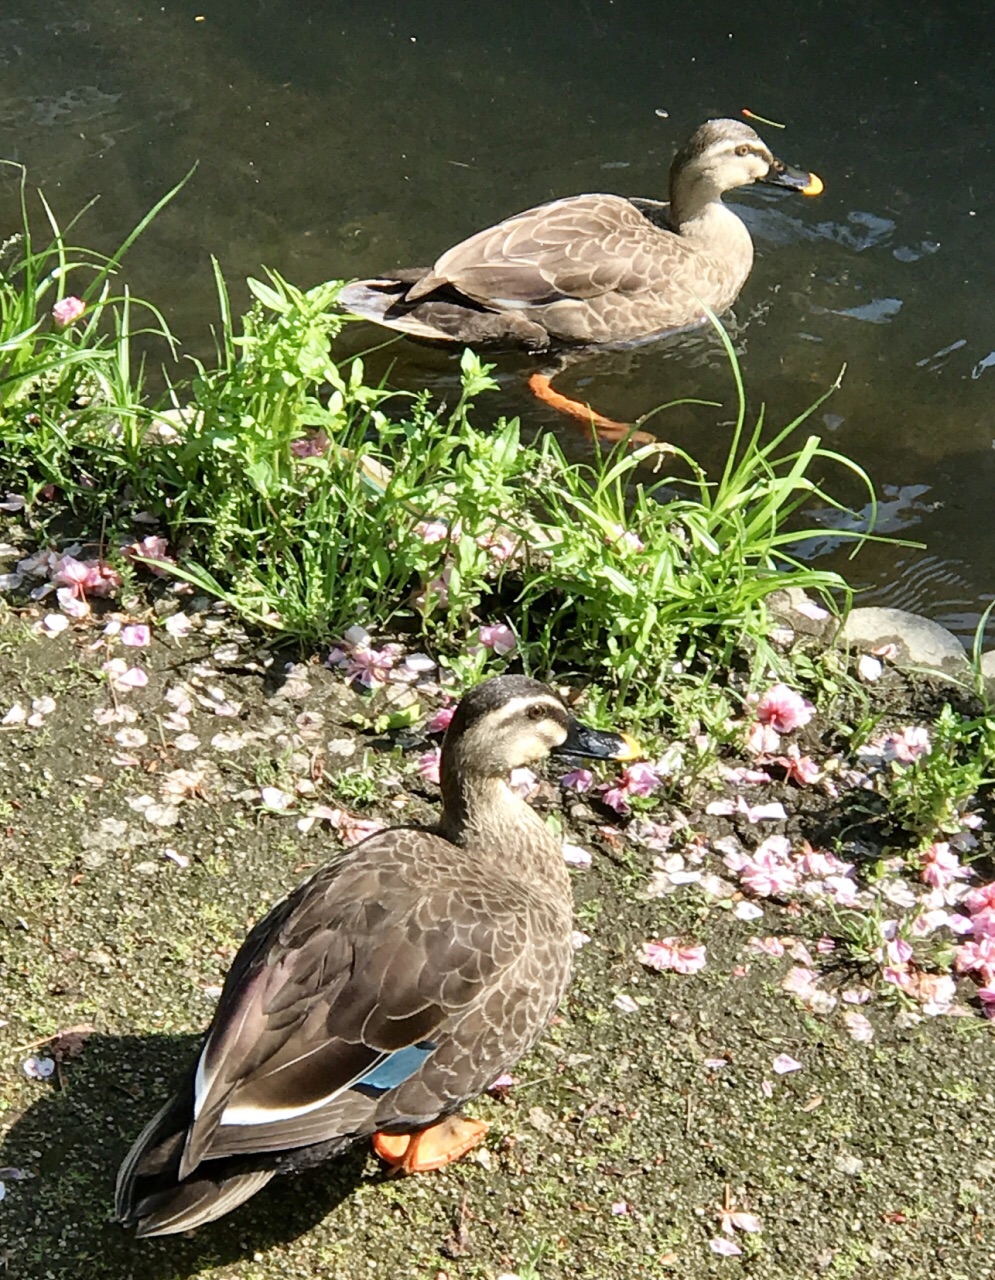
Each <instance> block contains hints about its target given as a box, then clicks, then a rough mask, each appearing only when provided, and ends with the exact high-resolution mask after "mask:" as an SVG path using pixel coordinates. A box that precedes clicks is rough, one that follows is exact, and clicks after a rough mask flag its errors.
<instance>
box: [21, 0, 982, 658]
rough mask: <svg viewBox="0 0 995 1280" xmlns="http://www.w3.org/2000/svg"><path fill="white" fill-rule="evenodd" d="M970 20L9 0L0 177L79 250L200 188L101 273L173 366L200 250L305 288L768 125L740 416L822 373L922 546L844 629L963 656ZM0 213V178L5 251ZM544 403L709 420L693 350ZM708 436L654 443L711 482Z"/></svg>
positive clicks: (976, 557) (706, 347) (197, 317)
mask: <svg viewBox="0 0 995 1280" xmlns="http://www.w3.org/2000/svg"><path fill="white" fill-rule="evenodd" d="M992 16H993V15H992V10H991V7H990V6H987V5H984V4H974V5H972V4H970V3H967V4H961V5H959V6H939V5H918V6H905V5H898V4H897V3H894V2H893V3H889V4H880V5H869V4H866V3H855V2H854V0H834V3H809V4H798V3H796V4H794V5H788V4H784V3H775V2H774V0H760V2H759V3H754V4H731V3H726V2H717V0H702V2H701V3H697V4H678V3H663V2H662V0H614V2H612V0H570V2H563V0H551V2H547V3H545V4H538V3H523V2H522V0H507V2H505V3H502V4H500V5H498V4H491V3H468V2H467V0H464V2H462V3H454V2H453V0H435V2H433V3H429V2H428V0H409V2H408V3H395V4H386V3H379V2H377V0H365V2H364V3H361V4H360V3H354V4H348V3H344V2H342V0H310V2H306V0H282V2H281V3H276V2H275V0H273V2H265V0H199V2H198V3H173V2H170V3H165V4H151V3H144V2H142V0H89V2H88V3H87V4H86V5H80V4H79V3H69V2H68V0H51V3H46V4H39V3H37V0H4V3H3V5H2V7H0V73H2V75H0V155H3V156H6V157H9V158H11V159H15V160H19V161H22V162H24V163H25V164H27V165H28V167H29V171H30V179H31V181H32V182H33V183H34V184H35V185H37V186H41V187H43V188H44V190H45V191H46V193H47V194H48V195H49V197H50V198H51V199H52V201H53V203H54V205H55V207H56V210H57V212H58V214H59V216H60V218H62V219H67V218H68V217H69V216H71V215H72V214H73V213H74V212H76V211H77V210H78V208H79V207H80V206H81V205H82V204H83V203H84V202H85V201H86V200H87V199H88V198H89V197H91V196H92V195H95V194H99V195H100V197H101V198H100V203H99V205H98V207H97V209H96V210H95V211H93V212H91V213H90V214H89V215H88V216H87V219H86V221H85V223H84V224H83V225H82V226H81V228H80V229H79V231H78V236H79V239H81V240H84V241H87V242H89V243H95V244H97V245H98V246H100V247H103V248H112V247H113V246H115V245H116V244H117V243H118V242H119V241H120V240H121V239H122V238H123V237H124V236H125V234H126V233H127V232H128V230H129V229H130V228H131V227H132V226H133V225H134V223H135V222H136V221H137V220H138V219H139V218H140V217H141V215H142V214H143V212H144V211H145V210H146V209H147V208H148V207H149V205H150V204H151V203H152V202H153V201H154V199H155V198H156V197H157V196H158V195H159V194H161V193H162V192H163V191H164V190H165V189H166V188H167V187H169V186H171V185H172V184H173V183H174V182H175V181H176V180H177V179H178V178H179V177H181V176H182V174H183V173H184V172H186V170H187V169H188V168H189V167H190V165H191V164H192V163H193V162H194V161H199V168H198V171H197V173H196V175H195V177H194V179H193V180H192V181H191V183H190V184H189V185H188V187H187V188H186V189H185V190H184V192H183V193H182V195H181V196H180V197H179V199H178V200H177V201H176V202H175V203H174V204H173V205H172V206H171V207H170V208H169V209H167V211H166V212H165V213H164V214H163V215H162V216H161V217H160V219H159V220H158V221H157V222H156V223H155V224H154V226H153V227H152V229H151V230H150V231H149V232H148V233H147V236H146V238H145V239H144V240H143V242H141V243H140V244H139V245H138V246H136V248H135V249H134V250H133V251H132V255H131V258H130V269H129V280H130V281H131V283H132V285H133V286H134V287H135V288H136V290H137V291H138V292H140V293H141V292H144V293H145V294H146V295H147V296H149V297H151V298H153V299H154V300H155V301H156V302H158V303H159V304H160V305H161V306H162V307H163V309H164V311H165V312H166V314H167V317H168V319H169V321H170V323H171V324H172V325H173V327H174V329H175V331H176V332H177V333H178V334H179V335H180V336H181V337H182V338H183V339H184V340H185V341H186V343H187V345H188V348H190V349H193V350H198V349H202V348H203V345H204V344H205V343H206V340H207V338H206V335H207V331H208V325H209V323H210V320H211V317H212V314H213V305H214V304H213V292H212V282H211V275H210V268H209V255H210V254H211V253H215V254H216V255H217V256H218V257H219V258H220V260H221V262H222V265H223V267H224V269H225V272H226V274H227V275H228V276H229V278H230V279H239V278H241V277H243V276H245V275H246V274H250V273H258V271H259V269H260V265H261V264H263V263H265V264H267V265H269V266H272V267H275V268H276V269H278V270H279V271H280V272H281V273H282V274H284V275H286V276H287V277H289V278H290V279H291V280H293V281H294V282H296V283H300V284H311V283H313V282H315V281H317V280H320V279H325V278H328V277H333V276H352V275H359V274H369V273H372V272H375V271H377V270H382V269H385V268H389V267H391V266H396V265H405V264H407V265H412V264H421V263H428V262H429V261H431V260H433V259H434V258H435V257H436V256H437V255H438V253H439V252H440V251H441V250H442V249H444V248H446V247H447V246H448V245H449V244H451V243H454V242H455V241H456V240H458V239H460V238H462V237H463V236H464V235H466V234H468V233H469V232H471V231H473V230H475V229H476V228H478V227H480V226H483V225H486V224H488V223H490V222H493V221H495V220H497V219H498V218H500V217H502V216H504V215H506V214H508V213H511V212H514V211H516V210H518V209H522V208H525V207H527V206H528V205H530V204H532V203H535V202H537V201H540V200H544V199H548V198H550V197H552V196H556V195H566V194H571V193H575V192H580V191H597V190H609V191H618V192H621V193H626V194H641V195H649V196H657V197H660V198H664V197H665V196H666V191H665V189H664V188H665V181H666V172H667V168H668V166H669V163H670V158H671V155H672V154H673V150H674V149H675V147H676V145H677V144H679V143H680V142H681V141H683V140H684V138H685V137H686V136H687V134H688V133H689V132H690V131H691V129H693V128H694V126H695V125H697V124H698V123H699V122H700V121H702V120H703V119H705V118H707V117H709V116H714V115H735V114H737V113H738V111H739V109H740V108H741V107H743V106H749V107H751V108H752V109H753V110H754V111H756V112H759V113H761V114H763V115H766V116H769V117H771V118H773V119H778V120H782V121H786V122H787V123H788V125H789V128H788V129H787V130H785V131H779V130H771V129H763V128H761V132H762V133H764V134H765V136H766V138H767V140H768V142H769V143H770V144H771V146H772V147H773V148H774V149H775V150H776V151H777V152H778V153H779V154H781V155H782V156H783V158H784V159H786V160H788V161H790V162H793V163H797V164H800V165H803V166H805V167H808V168H811V169H814V170H815V171H816V172H818V173H819V174H820V175H821V176H822V177H823V179H824V180H825V182H826V193H825V195H824V196H822V197H821V198H820V199H818V200H815V201H805V200H801V199H797V198H791V197H787V198H772V197H771V196H769V195H765V194H761V193H760V192H758V191H751V192H746V193H737V194H736V195H735V197H734V199H735V202H736V204H737V207H738V208H740V210H741V211H742V213H743V216H744V217H745V218H746V220H747V222H748V223H749V225H750V227H751V230H752V231H753V234H754V238H755V241H756V244H757V262H756V265H755V267H754V272H753V275H752V277H751V279H750V281H749V282H748V284H747V286H746V288H745V290H744V291H743V294H742V295H741V297H740V300H739V302H738V303H737V306H736V311H735V324H734V329H735V332H736V341H737V345H738V347H739V349H740V351H741V353H742V355H743V357H744V360H745V368H746V372H747V379H748V384H749V387H750V390H751V395H752V397H753V399H754V401H755V402H757V403H759V401H760V400H761V399H763V400H765V401H766V402H767V404H768V411H769V413H770V415H771V419H772V420H773V421H784V420H786V419H788V418H789V417H791V416H793V415H794V414H795V413H797V412H798V411H800V410H801V409H802V408H804V407H805V406H806V405H807V404H809V403H811V401H812V400H813V399H814V398H815V397H816V396H817V395H818V394H819V393H820V392H821V391H822V390H824V389H825V388H827V387H828V386H829V385H830V384H831V383H832V382H833V380H834V379H835V378H836V375H837V373H838V372H839V370H840V367H841V366H842V365H843V364H844V363H845V364H846V365H847V374H846V377H845V380H844V383H843V386H842V388H841V390H840V391H839V392H838V393H837V394H836V395H835V396H834V397H833V399H832V400H831V402H830V403H829V404H827V405H826V406H824V407H823V409H822V410H821V411H820V413H819V414H818V415H817V418H816V419H815V420H814V424H813V429H814V430H816V431H818V432H819V433H820V434H821V435H822V436H823V437H824V440H825V442H826V443H827V444H829V445H830V446H832V447H834V448H838V449H840V450H842V451H843V452H845V453H848V454H850V455H851V456H853V457H855V458H856V459H857V460H858V461H859V462H860V463H862V464H863V465H864V466H865V467H866V468H867V469H868V470H869V471H870V472H871V474H872V476H873V478H874V480H875V482H876V484H877V486H878V489H879V492H880V493H881V495H882V496H883V498H884V516H885V519H884V521H883V524H882V526H880V527H882V528H883V529H884V530H886V531H888V532H894V533H902V534H904V535H906V536H909V537H914V538H918V539H922V540H923V541H925V542H926V543H927V544H928V549H927V550H926V551H925V552H917V551H908V550H901V549H897V548H887V547H880V548H869V549H867V550H866V551H865V552H864V553H862V554H861V556H860V557H859V559H858V560H857V561H856V562H855V563H854V564H853V565H850V566H845V571H846V572H847V573H848V574H849V576H850V577H851V578H852V580H854V581H855V582H856V583H857V584H858V585H861V586H865V587H867V588H868V591H867V593H866V598H865V602H874V603H887V604H896V605H900V606H904V607H913V608H917V609H921V610H923V611H924V612H926V613H928V614H930V615H931V616H933V617H936V618H937V619H939V620H940V621H942V622H944V623H946V624H947V625H950V626H952V627H953V628H954V629H955V630H957V631H958V632H960V633H961V634H966V633H968V632H969V631H970V630H971V629H972V628H973V625H974V622H975V620H976V618H977V615H978V614H979V612H980V611H981V609H983V608H984V606H985V604H987V603H988V601H990V600H991V599H992V598H993V595H995V591H993V568H995V518H993V515H992V507H993V502H992V495H993V491H995V452H993V436H995V412H993V396H992V392H993V389H995V352H993V348H995V320H993V311H992V306H991V300H990V295H991V291H992V287H993V284H995V280H993V267H992V261H991V253H990V244H991V239H992V231H991V221H992V209H993V207H995V167H993V164H992V123H993V105H995V54H993V45H992V41H991V40H990V38H989V35H988V34H987V32H988V31H989V30H990V29H991V19H992ZM198 17H202V18H203V21H197V18H198ZM657 112H666V113H667V116H666V118H663V117H661V116H660V115H658V114H657ZM11 197H12V186H11V183H10V182H9V181H8V182H6V183H5V184H4V185H3V187H2V188H0V211H2V212H3V214H4V215H5V221H6V220H7V217H8V216H9V214H10V211H11V208H12V204H11ZM390 357H391V359H393V360H394V361H395V364H394V372H393V375H392V376H393V378H394V379H395V381H397V382H398V383H401V384H404V385H413V384H415V383H417V382H424V381H429V382H431V383H432V384H433V385H436V386H439V387H440V388H441V389H445V388H447V387H448V386H451V385H452V383H453V381H454V378H455V364H454V362H453V360H452V359H450V358H449V357H447V356H445V355H442V354H440V353H438V352H435V351H432V350H428V349H424V348H418V347H416V346H414V345H412V344H409V343H399V344H397V345H395V346H394V347H393V348H392V350H391V353H390ZM520 367H521V363H520V362H516V361H514V360H511V361H509V362H506V363H504V364H503V365H502V370H503V372H504V374H505V376H504V378H503V389H502V393H501V398H500V403H499V407H500V408H501V409H502V410H504V411H507V412H520V413H521V414H522V415H523V416H525V417H526V418H527V419H528V421H530V422H533V423H534V422H538V421H542V420H544V418H543V415H544V412H545V411H544V410H543V409H542V408H540V407H538V406H537V405H535V404H534V402H532V401H531V400H530V398H529V397H528V395H527V394H526V393H525V391H524V389H523V387H522V384H521V381H520V379H519V378H518V377H517V376H516V370H517V369H519V368H520ZM559 385H561V386H562V387H563V389H564V390H576V389H579V390H580V391H581V393H582V394H583V395H584V396H585V397H587V398H590V399H591V400H592V402H593V403H595V404H596V405H597V407H598V408H599V409H601V410H602V411H603V412H607V413H611V414H613V415H614V416H617V417H622V418H626V419H632V418H634V417H636V416H638V415H639V414H640V413H643V412H645V411H646V410H648V409H650V408H652V407H653V406H654V405H656V404H658V403H661V402H664V401H669V400H672V399H675V398H677V397H680V396H684V395H706V396H710V397H712V398H722V397H726V398H727V397H728V390H729V382H728V374H727V372H726V370H725V369H724V366H723V361H722V358H721V356H720V355H719V353H718V351H717V348H716V343H715V341H714V340H713V339H712V338H711V337H710V336H707V335H700V334H699V335H686V336H683V337H678V338H676V339H672V340H669V341H668V342H666V343H663V344H656V345H655V346H653V347H650V348H644V349H641V350H638V351H635V352H628V353H625V354H613V355H605V356H604V357H603V358H599V359H598V360H596V361H595V362H593V363H591V364H589V365H586V366H584V368H583V369H575V370H571V371H570V372H569V373H568V374H566V375H564V377H563V379H562V381H561V383H560V384H559ZM723 416H724V415H722V414H719V413H716V412H715V411H707V410H701V411H694V412H691V411H687V410H685V411H679V412H678V413H676V414H672V415H668V416H666V417H664V418H663V419H660V420H658V421H659V423H660V425H659V427H658V428H657V429H658V430H659V431H660V433H661V435H663V436H664V437H665V438H668V439H670V440H672V441H674V442H675V443H678V444H681V445H683V446H684V447H687V448H689V449H690V450H691V451H692V452H693V453H694V454H695V455H696V456H698V457H699V458H701V459H702V460H704V461H705V462H706V463H708V462H712V463H714V462H715V461H716V460H717V459H718V458H720V457H721V456H722V454H723V452H724V445H725V441H726V439H727V428H726V427H725V426H724V425H723V422H722V419H723ZM848 492H849V494H850V496H853V493H854V491H853V490H850V491H848ZM833 548H834V543H833V539H832V538H831V537H829V536H827V539H826V542H825V544H824V545H823V546H820V547H818V548H814V549H813V550H815V551H816V552H817V553H818V554H820V555H823V556H828V557H830V558H831V559H833V560H836V559H837V558H838V557H839V551H838V550H834V549H833ZM839 563H840V565H841V566H844V562H843V561H842V560H839Z"/></svg>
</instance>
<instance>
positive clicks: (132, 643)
mask: <svg viewBox="0 0 995 1280" xmlns="http://www.w3.org/2000/svg"><path fill="white" fill-rule="evenodd" d="M121 643H122V644H125V645H127V646H128V647H129V648H131V649H144V648H145V646H146V645H149V644H151V643H152V632H151V631H150V630H149V628H148V627H147V626H146V625H145V624H144V623H136V624H133V625H132V626H127V627H125V628H124V629H123V630H122V632H121Z"/></svg>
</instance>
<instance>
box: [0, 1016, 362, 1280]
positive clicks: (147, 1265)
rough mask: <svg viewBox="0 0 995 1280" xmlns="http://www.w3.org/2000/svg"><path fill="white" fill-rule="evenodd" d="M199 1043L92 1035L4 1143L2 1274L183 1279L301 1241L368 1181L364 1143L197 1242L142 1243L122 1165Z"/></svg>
mask: <svg viewBox="0 0 995 1280" xmlns="http://www.w3.org/2000/svg"><path fill="white" fill-rule="evenodd" d="M199 1041H200V1037H198V1036H191V1035H184V1036H178V1035H152V1036H110V1035H103V1034H94V1035H92V1036H91V1037H90V1038H89V1039H88V1040H87V1042H86V1044H85V1045H84V1047H83V1049H82V1051H81V1052H80V1053H79V1055H78V1056H76V1057H73V1058H72V1059H69V1060H67V1061H65V1062H64V1063H60V1064H59V1067H58V1071H57V1073H56V1076H55V1077H53V1080H54V1083H51V1084H47V1083H46V1084H42V1083H39V1085H38V1089H39V1090H40V1091H41V1094H40V1097H39V1099H38V1101H36V1102H34V1103H32V1104H31V1105H30V1106H29V1107H28V1108H27V1109H26V1110H25V1111H24V1112H23V1113H22V1114H21V1115H20V1116H18V1118H17V1119H16V1121H15V1123H14V1125H13V1127H12V1128H11V1129H10V1131H9V1132H8V1134H7V1137H6V1139H5V1140H4V1142H3V1144H2V1146H0V1178H2V1180H3V1181H4V1183H5V1185H6V1199H5V1201H4V1204H3V1213H2V1214H0V1271H2V1272H3V1274H4V1275H7V1274H9V1275H11V1276H17V1277H19V1280H35V1278H36V1277H37V1280H43V1278H45V1280H55V1278H58V1280H61V1278H62V1277H66V1280H68V1278H69V1277H72V1280H186V1278H187V1277H190V1276H196V1275H198V1274H199V1273H200V1272H201V1271H203V1270H205V1269H207V1268H209V1267H218V1266H223V1265H225V1264H230V1263H233V1262H236V1261H238V1260H240V1259H243V1258H251V1257H252V1256H253V1255H254V1254H257V1253H264V1252H265V1251H266V1250H267V1249H269V1248H271V1247H273V1246H274V1245H279V1244H284V1243H287V1242H288V1241H291V1240H294V1239H296V1238H297V1237H298V1236H300V1235H302V1234H303V1233H304V1232H306V1231H308V1230H310V1229H311V1228H312V1227H314V1226H315V1225H316V1224H317V1223H319V1222H320V1221H321V1220H322V1219H323V1218H324V1217H325V1216H326V1215H327V1214H328V1213H330V1212H331V1211H332V1210H334V1209H335V1207H336V1206H337V1205H339V1204H341V1203H342V1202H343V1201H344V1200H345V1199H346V1198H347V1197H348V1196H349V1195H350V1194H351V1193H352V1192H353V1191H354V1190H355V1188H356V1187H357V1186H358V1185H359V1183H360V1182H361V1181H362V1180H363V1170H364V1166H365V1164H366V1161H367V1151H366V1149H365V1148H364V1147H363V1146H362V1145H360V1146H358V1147H356V1148H353V1149H352V1150H351V1151H349V1152H347V1153H346V1154H345V1155H344V1156H341V1157H339V1158H338V1159H337V1160H333V1161H331V1162H330V1163H329V1164H328V1165H326V1166H324V1167H322V1168H320V1169H318V1170H315V1171H314V1172H310V1173H306V1174H304V1175H303V1176H301V1177H282V1178H275V1179H274V1180H273V1182H271V1183H270V1184H269V1186H267V1187H265V1188H264V1189H263V1190H262V1191H261V1192H260V1193H259V1194H258V1195H257V1196H255V1197H253V1199H252V1200H250V1201H249V1202H248V1203H247V1204H245V1205H242V1206H240V1207H239V1208H238V1209H236V1210H235V1211H234V1212H233V1213H231V1214H230V1215H228V1216H227V1217H225V1218H222V1219H220V1220H219V1221H217V1222H212V1223H208V1224H207V1225H206V1226H204V1227H202V1228H200V1229H199V1230H198V1231H197V1232H195V1233H193V1234H192V1235H190V1236H166V1237H163V1238H158V1239H150V1240H137V1239H135V1237H134V1235H133V1233H132V1232H131V1231H128V1230H125V1229H124V1228H123V1227H121V1226H120V1225H119V1224H118V1223H116V1222H115V1221H114V1220H113V1206H114V1181H115V1177H116V1174H117V1168H118V1165H119V1164H120V1163H121V1160H122V1159H123V1158H124V1156H125V1154H126V1153H127V1151H128V1149H129V1147H130V1145H131V1143H132V1142H133V1141H134V1139H135V1138H136V1137H137V1136H138V1134H139V1132H140V1131H141V1129H142V1126H143V1125H144V1124H145V1121H146V1120H147V1119H148V1118H149V1117H150V1116H151V1115H152V1113H153V1112H154V1111H155V1110H156V1108H157V1107H158V1106H159V1105H160V1104H161V1102H162V1101H164V1100H165V1098H166V1097H167V1096H168V1094H169V1092H170V1090H171V1089H172V1088H173V1087H174V1086H175V1083H176V1081H177V1079H178V1078H179V1076H180V1073H181V1072H182V1071H183V1069H184V1068H185V1067H186V1066H187V1065H188V1064H189V1062H190V1060H191V1057H192V1056H193V1053H194V1051H195V1049H196V1047H197V1045H198V1044H199Z"/></svg>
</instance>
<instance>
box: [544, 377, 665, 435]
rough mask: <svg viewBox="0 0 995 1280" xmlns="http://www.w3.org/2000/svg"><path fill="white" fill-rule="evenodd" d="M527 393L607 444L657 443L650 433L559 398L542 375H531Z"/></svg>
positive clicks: (549, 381)
mask: <svg viewBox="0 0 995 1280" xmlns="http://www.w3.org/2000/svg"><path fill="white" fill-rule="evenodd" d="M529 390H530V391H531V392H532V394H533V395H534V396H535V397H536V399H537V400H541V401H542V402H543V404H548V405H549V406H550V408H552V409H556V410H557V412H559V413H565V414H567V416H568V417H571V418H574V419H575V420H576V421H578V422H582V423H583V424H584V426H585V427H587V428H588V430H589V431H590V433H591V435H592V436H594V437H595V438H597V439H598V440H602V441H604V442H605V443H607V444H618V442H619V441H620V440H625V439H626V438H628V440H629V442H630V443H631V444H655V443H656V437H655V436H651V435H650V434H649V432H647V431H633V430H632V427H631V425H630V424H629V423H627V422H616V421H615V419H614V418H606V417H605V416H604V414H602V413H598V412H597V411H596V410H594V409H592V408H591V406H590V405H589V404H584V403H583V402H582V401H580V400H571V399H570V397H569V396H565V395H561V394H560V392H559V391H556V390H554V388H553V384H552V380H551V379H550V378H548V377H547V376H546V375H545V374H544V373H533V374H532V375H531V377H530V378H529Z"/></svg>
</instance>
